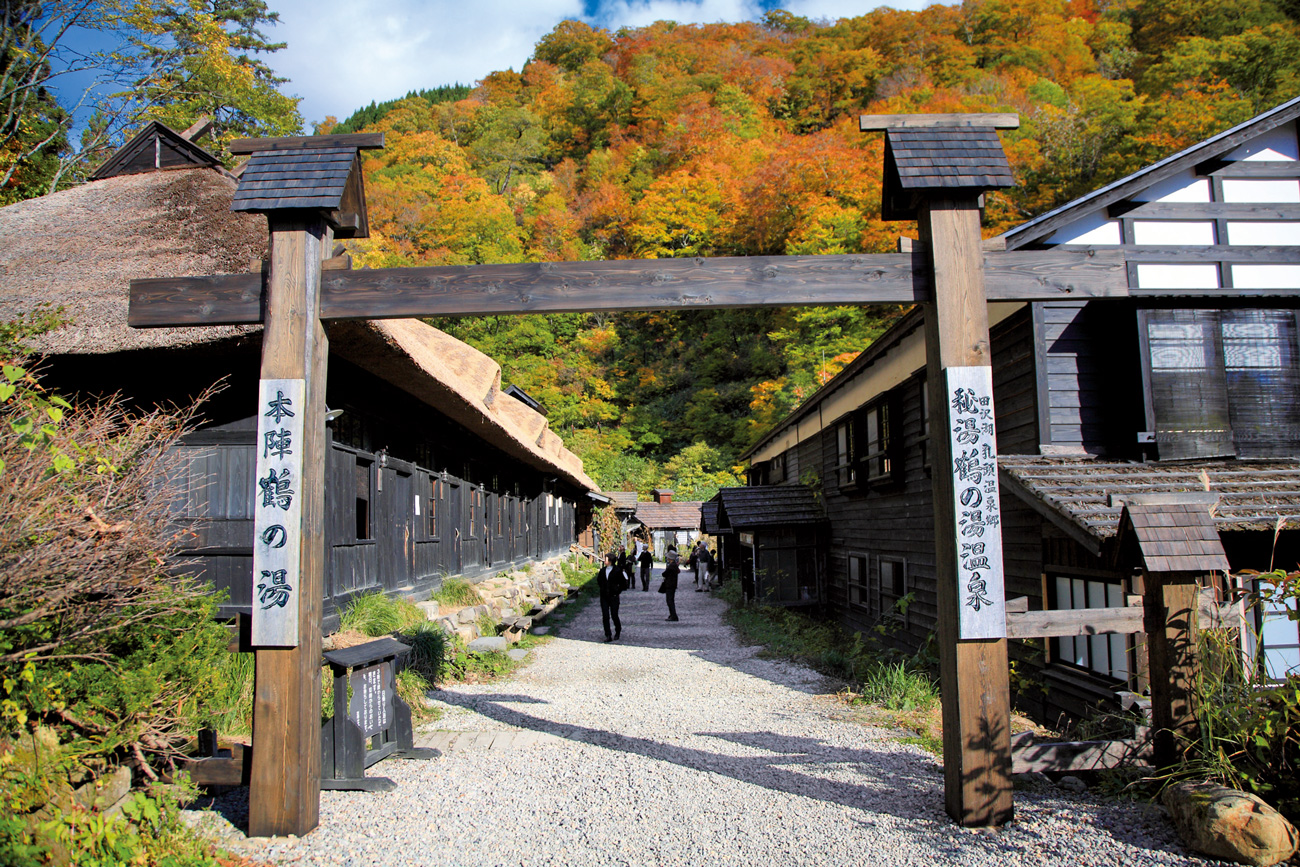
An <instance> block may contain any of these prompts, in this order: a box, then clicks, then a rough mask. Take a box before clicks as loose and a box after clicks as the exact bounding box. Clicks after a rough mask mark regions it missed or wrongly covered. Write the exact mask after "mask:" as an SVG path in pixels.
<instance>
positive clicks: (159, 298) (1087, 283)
mask: <svg viewBox="0 0 1300 867" xmlns="http://www.w3.org/2000/svg"><path fill="white" fill-rule="evenodd" d="M984 261H985V269H986V274H987V280H988V285H989V289H990V291H989V300H991V301H1027V300H1057V299H1061V298H1095V297H1124V296H1126V295H1127V294H1128V286H1127V279H1126V275H1125V270H1124V262H1123V259H1122V256H1120V255H1119V254H1117V253H1114V252H1111V251H1104V250H1091V249H1089V250H1071V251H1066V252H1060V251H1047V250H1041V251H1019V250H1017V251H1011V252H1007V251H989V252H987V253H985V254H984ZM928 274H929V267H928V266H927V265H926V264H925V261H924V254H923V253H922V252H921V251H917V252H915V253H912V254H906V253H890V254H881V255H873V256H754V257H737V258H717V259H634V260H617V261H607V262H558V263H540V264H537V263H524V264H510V265H475V266H466V267H430V268H386V269H382V270H373V271H368V270H362V271H336V272H331V273H328V274H326V275H325V277H324V282H323V285H322V298H321V317H322V318H323V319H326V320H332V319H400V318H407V317H421V316H479V315H508V314H522V313H575V312H586V311H598V310H606V311H615V310H671V309H684V308H687V309H689V308H700V309H716V308H726V307H752V306H766V307H787V306H801V305H837V304H911V303H917V302H920V301H924V300H926V299H927V298H928V297H929V294H930V289H929V279H928V276H927V275H928ZM262 284H263V277H262V275H260V274H232V275H225V276H221V277H185V278H165V279H149V280H133V281H131V306H130V313H129V321H130V324H131V325H132V326H133V327H135V328H155V327H163V326H178V325H242V324H252V323H257V322H260V321H261V319H262V309H261V296H262Z"/></svg>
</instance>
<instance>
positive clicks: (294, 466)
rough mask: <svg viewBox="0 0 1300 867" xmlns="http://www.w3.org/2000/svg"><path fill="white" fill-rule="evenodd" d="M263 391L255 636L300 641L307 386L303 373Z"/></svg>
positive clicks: (262, 640)
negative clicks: (299, 598) (299, 618)
mask: <svg viewBox="0 0 1300 867" xmlns="http://www.w3.org/2000/svg"><path fill="white" fill-rule="evenodd" d="M259 392H260V396H259V400H258V404H257V406H258V410H257V484H256V485H255V486H254V488H253V507H254V508H253V636H252V642H253V645H254V646H257V647H297V646H298V586H299V584H300V579H301V577H302V576H301V561H300V559H299V552H300V549H301V544H302V535H301V533H302V497H301V491H302V453H303V447H304V445H305V443H304V441H303V438H304V429H305V419H304V417H303V416H304V414H305V411H306V399H305V395H306V392H307V386H306V382H305V381H304V380H301V379H263V380H262V381H261V382H260V387H259Z"/></svg>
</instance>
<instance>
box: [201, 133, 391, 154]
mask: <svg viewBox="0 0 1300 867" xmlns="http://www.w3.org/2000/svg"><path fill="white" fill-rule="evenodd" d="M383 146H384V134H383V133H382V132H354V133H348V134H345V135H297V136H279V137H277V138H237V139H235V140H234V141H232V142H231V143H230V144H229V145H227V147H228V148H229V150H230V152H231V153H232V154H240V155H243V154H254V153H257V152H258V151H291V150H302V149H304V148H358V149H361V150H377V149H379V148H382V147H383Z"/></svg>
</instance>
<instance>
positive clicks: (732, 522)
mask: <svg viewBox="0 0 1300 867" xmlns="http://www.w3.org/2000/svg"><path fill="white" fill-rule="evenodd" d="M718 501H719V503H720V507H719V509H718V523H719V524H720V525H721V526H722V527H723V528H731V529H744V528H746V527H774V526H780V525H783V524H820V523H822V522H824V521H825V520H826V510H825V508H824V507H823V505H822V502H821V498H820V497H818V495H817V493H816V492H815V491H813V490H812V488H809V487H808V486H807V485H756V486H751V487H747V488H723V489H722V490H720V491H718Z"/></svg>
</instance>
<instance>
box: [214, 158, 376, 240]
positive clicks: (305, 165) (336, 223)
mask: <svg viewBox="0 0 1300 867" xmlns="http://www.w3.org/2000/svg"><path fill="white" fill-rule="evenodd" d="M318 144H321V146H320V147H305V146H298V145H296V144H295V146H294V147H290V148H286V149H283V150H275V149H258V150H256V151H254V152H253V155H252V157H250V159H249V160H248V162H247V163H245V165H244V171H243V172H242V173H241V175H240V178H239V187H238V189H236V191H235V197H234V201H233V202H232V203H231V206H230V208H231V210H232V211H253V212H261V213H266V212H270V211H282V210H311V211H319V212H321V213H323V214H324V215H325V218H326V220H327V221H328V222H329V223H330V224H331V225H332V226H333V227H334V230H335V237H338V238H365V237H368V236H369V234H370V224H369V220H368V218H367V216H366V204H365V181H364V179H363V177H362V171H361V157H360V153H359V151H357V150H356V149H355V148H352V147H349V146H346V145H339V144H328V145H327V144H325V143H320V142H318Z"/></svg>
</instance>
